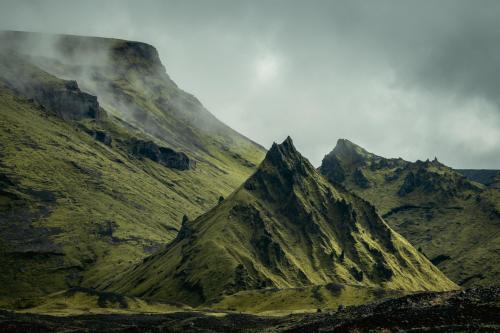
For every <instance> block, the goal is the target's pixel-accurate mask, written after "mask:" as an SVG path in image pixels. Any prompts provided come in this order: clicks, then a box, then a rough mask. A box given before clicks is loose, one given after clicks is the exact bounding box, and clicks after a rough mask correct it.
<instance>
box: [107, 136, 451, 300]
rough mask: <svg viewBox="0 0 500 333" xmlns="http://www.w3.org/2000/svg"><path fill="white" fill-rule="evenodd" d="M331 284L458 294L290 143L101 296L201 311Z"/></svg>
mask: <svg viewBox="0 0 500 333" xmlns="http://www.w3.org/2000/svg"><path fill="white" fill-rule="evenodd" d="M424 277H425V278H424ZM332 282H334V283H354V284H357V285H362V286H363V285H364V286H379V287H384V288H388V289H391V288H393V289H399V288H401V289H405V290H423V289H440V288H443V289H447V288H451V289H453V288H455V285H454V284H453V283H451V282H450V281H449V280H448V279H447V278H446V277H445V276H444V275H443V274H442V273H441V272H439V270H437V268H435V267H434V266H433V265H432V264H431V263H430V262H428V261H427V259H425V257H423V255H421V254H419V253H418V251H416V250H415V249H413V248H412V247H411V245H410V244H409V243H407V241H406V240H404V239H403V238H402V237H401V236H399V235H398V234H396V233H395V232H394V231H392V230H391V229H390V228H389V227H388V226H387V225H386V224H385V222H383V220H382V219H381V218H380V217H379V216H378V215H377V214H376V212H375V209H374V208H373V206H371V205H369V204H368V203H367V202H366V201H364V200H363V199H360V198H358V197H355V196H352V195H350V194H349V193H348V192H347V191H345V190H344V189H342V188H340V189H339V190H337V189H336V188H335V187H332V186H331V185H329V184H328V182H326V180H324V179H323V177H322V176H321V175H320V174H318V173H317V172H316V170H315V169H314V167H313V166H312V165H311V164H310V163H309V161H307V160H306V159H305V158H304V157H302V155H300V153H298V152H297V150H296V149H295V147H294V146H293V142H292V140H291V139H290V138H289V137H288V138H287V139H285V141H284V142H283V143H282V144H280V145H278V144H276V143H274V144H273V146H272V147H271V149H270V150H269V151H268V153H267V155H266V158H265V159H264V161H263V162H262V163H261V164H260V166H259V168H258V169H257V171H256V172H255V173H254V174H253V175H252V176H251V177H250V178H249V179H248V180H247V181H246V182H245V183H244V184H243V186H241V187H240V188H238V189H237V190H235V191H234V192H233V193H232V194H231V195H230V196H228V197H227V198H226V199H224V200H223V201H222V202H220V203H219V205H217V206H215V207H214V208H212V209H211V210H210V211H208V212H207V213H205V214H204V215H202V216H200V217H199V218H197V219H196V220H194V221H191V222H189V221H186V222H185V223H184V224H183V227H182V229H181V231H180V232H179V235H178V237H177V238H176V239H175V240H174V241H173V242H172V243H170V244H169V245H167V246H166V248H165V249H163V250H162V251H160V252H158V253H156V254H154V255H153V256H151V257H149V258H146V260H145V261H144V262H142V263H139V264H137V265H136V266H135V267H133V268H131V269H129V270H127V271H125V272H124V273H122V274H121V276H120V277H119V278H118V279H117V280H115V281H113V282H112V283H111V285H107V286H101V287H103V288H107V289H109V290H111V291H115V292H119V293H124V294H130V295H135V296H140V297H148V298H152V299H157V300H160V299H170V300H175V301H179V302H186V303H187V304H189V305H191V306H199V305H202V304H212V303H213V302H219V301H220V300H221V299H224V297H226V295H231V294H234V293H235V292H238V291H241V290H252V289H262V288H278V289H283V288H285V289H286V288H293V287H301V286H308V285H321V284H327V283H332Z"/></svg>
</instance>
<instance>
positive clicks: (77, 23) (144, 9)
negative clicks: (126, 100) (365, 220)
mask: <svg viewBox="0 0 500 333" xmlns="http://www.w3.org/2000/svg"><path fill="white" fill-rule="evenodd" d="M0 9H1V10H0V29H17V30H31V31H43V32H54V33H73V34H84V35H97V36H108V37H119V38H125V39H134V40H141V41H144V42H148V43H151V44H153V45H155V46H156V47H157V48H158V50H159V52H160V55H161V57H162V60H163V62H164V64H165V67H166V69H167V72H169V74H170V76H171V77H172V78H173V79H174V80H175V81H176V82H177V83H178V84H179V85H180V86H181V87H182V88H184V89H185V90H187V91H190V92H192V93H193V94H194V95H196V96H197V97H198V98H199V99H200V100H201V101H202V102H203V103H204V104H205V105H206V106H207V107H208V109H209V110H211V111H212V113H214V114H215V115H216V116H217V117H218V118H219V119H221V120H223V121H224V122H226V123H228V124H229V125H230V126H232V127H233V128H235V129H236V130H239V131H241V132H243V134H245V135H247V136H249V137H251V138H253V139H255V140H256V141H258V142H260V143H261V144H263V145H266V146H269V145H270V143H271V142H272V141H278V140H281V139H282V138H283V137H284V136H286V135H288V134H290V135H292V137H294V142H296V144H297V145H298V146H299V148H300V150H301V151H302V152H303V153H304V154H305V155H306V156H307V157H309V158H310V159H311V160H312V161H313V163H315V164H318V163H319V161H320V160H321V158H322V157H323V155H324V154H326V153H327V152H328V151H329V150H331V149H332V148H333V146H334V145H335V142H336V139H337V138H339V137H345V138H348V139H351V140H352V141H354V142H356V143H358V144H360V145H363V146H365V147H366V148H367V149H369V150H371V151H373V152H374V153H377V154H379V155H386V156H391V157H396V156H401V157H403V158H406V159H410V160H414V159H417V158H420V159H425V158H433V157H434V156H437V157H438V158H439V159H440V160H441V161H443V162H445V163H447V164H449V165H451V166H454V167H470V168H499V167H500V94H499V92H498V90H499V88H498V87H500V76H498V73H499V72H500V34H499V33H498V31H500V20H498V17H499V15H500V3H499V2H497V1H487V0H485V1H481V2H479V3H478V2H472V1H447V0H443V1H439V2H435V1H396V0H393V1H377V2H375V1H320V0H317V1H300V2H299V1H254V2H243V1H241V2H240V1H210V2H209V1H206V2H201V1H192V2H191V1H182V2H181V1H147V2H143V1H141V2H139V1H107V2H104V3H103V2H100V1H86V2H72V1H55V0H48V1H44V2H35V1H18V0H17V1H8V0H7V1H3V2H2V4H0Z"/></svg>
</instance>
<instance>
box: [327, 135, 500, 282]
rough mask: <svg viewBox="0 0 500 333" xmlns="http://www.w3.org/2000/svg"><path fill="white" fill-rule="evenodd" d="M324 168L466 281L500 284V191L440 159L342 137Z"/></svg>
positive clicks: (455, 277)
mask: <svg viewBox="0 0 500 333" xmlns="http://www.w3.org/2000/svg"><path fill="white" fill-rule="evenodd" d="M320 171H321V172H322V173H323V174H324V175H325V176H326V177H327V178H328V179H330V181H331V182H333V183H340V184H342V185H343V186H345V187H346V188H348V189H350V190H352V191H354V192H355V193H357V194H358V195H359V196H361V197H363V198H365V199H366V200H368V201H370V202H372V203H373V204H375V206H376V207H377V209H378V210H379V212H380V214H381V215H383V217H384V219H385V220H386V221H387V222H388V223H389V224H390V225H391V226H392V227H393V228H394V229H395V230H396V231H398V232H399V233H401V234H402V235H403V236H404V237H406V238H407V239H408V240H409V241H410V242H411V243H412V244H413V245H414V246H415V247H417V248H419V249H420V250H421V251H422V252H423V253H424V254H425V255H426V256H427V257H428V258H429V259H431V261H432V262H434V263H435V264H436V265H437V266H438V267H439V268H440V269H441V270H442V271H443V272H444V273H445V274H446V275H447V276H448V277H450V278H451V279H452V280H453V281H455V282H456V283H459V284H460V285H464V286H468V285H476V284H477V285H491V284H495V283H498V274H499V273H500V265H498V262H500V209H499V208H500V207H499V205H500V200H499V199H500V193H499V192H500V191H499V190H498V189H496V188H495V187H494V186H490V187H489V188H486V187H485V186H484V185H482V184H479V183H475V182H472V181H469V180H468V179H466V178H465V177H464V176H463V175H462V174H460V173H458V172H457V171H455V170H453V169H451V168H449V167H447V166H445V165H443V164H442V163H440V162H439V161H437V160H434V161H424V162H422V161H417V162H415V163H411V162H407V161H404V160H402V159H386V158H383V157H380V156H377V155H374V154H371V153H368V152H367V151H366V150H364V149H363V148H361V147H359V146H357V145H355V144H353V143H351V142H349V141H347V140H343V139H341V140H339V142H338V143H337V146H336V147H335V149H334V150H333V151H332V152H331V153H330V154H328V155H327V156H325V158H324V160H323V163H322V165H321V167H320Z"/></svg>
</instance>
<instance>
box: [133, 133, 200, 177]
mask: <svg viewBox="0 0 500 333" xmlns="http://www.w3.org/2000/svg"><path fill="white" fill-rule="evenodd" d="M127 147H128V149H129V151H130V152H131V154H132V155H135V156H137V157H146V158H149V159H150V160H152V161H154V162H158V163H160V164H162V165H164V166H166V167H168V168H172V169H178V170H187V169H192V168H194V167H195V165H196V163H195V162H194V161H192V160H190V159H189V157H188V156H187V155H186V154H184V153H179V152H176V151H174V150H173V149H170V148H166V147H160V146H158V145H157V144H155V143H154V142H152V141H143V140H138V139H131V140H129V141H128V142H127Z"/></svg>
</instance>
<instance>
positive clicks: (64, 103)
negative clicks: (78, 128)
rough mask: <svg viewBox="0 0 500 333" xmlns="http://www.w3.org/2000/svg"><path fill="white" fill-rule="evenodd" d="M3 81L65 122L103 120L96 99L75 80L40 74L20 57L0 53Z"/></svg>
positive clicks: (1, 78) (0, 71) (0, 68)
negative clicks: (61, 79)
mask: <svg viewBox="0 0 500 333" xmlns="http://www.w3.org/2000/svg"><path fill="white" fill-rule="evenodd" d="M0 81H1V82H2V83H3V85H4V86H5V87H7V88H9V89H11V90H13V91H14V92H15V93H17V94H18V95H20V96H22V97H25V98H28V99H32V100H34V101H35V102H36V103H38V104H39V105H41V106H42V107H43V108H44V109H45V110H46V112H50V113H52V114H55V115H57V116H58V117H60V118H62V119H64V120H82V119H94V120H96V121H99V120H102V118H103V117H104V116H105V113H104V111H103V110H102V109H100V107H99V103H98V102H97V97H96V96H93V95H90V94H87V93H85V92H83V91H81V90H80V89H79V87H78V84H77V82H76V81H74V80H68V81H60V80H56V79H55V78H52V77H51V76H50V75H49V74H47V73H41V72H40V71H39V70H38V69H36V68H35V67H34V66H32V65H31V64H30V63H29V62H27V60H26V59H24V58H23V57H22V56H21V55H19V54H0Z"/></svg>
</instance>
